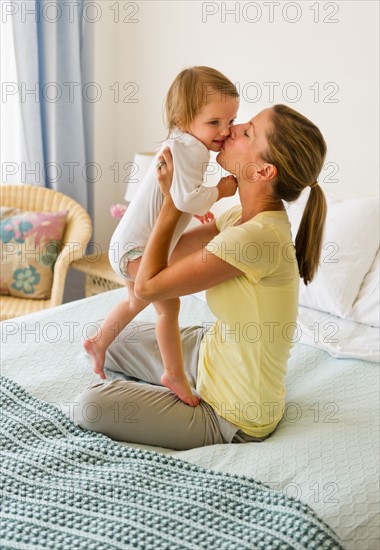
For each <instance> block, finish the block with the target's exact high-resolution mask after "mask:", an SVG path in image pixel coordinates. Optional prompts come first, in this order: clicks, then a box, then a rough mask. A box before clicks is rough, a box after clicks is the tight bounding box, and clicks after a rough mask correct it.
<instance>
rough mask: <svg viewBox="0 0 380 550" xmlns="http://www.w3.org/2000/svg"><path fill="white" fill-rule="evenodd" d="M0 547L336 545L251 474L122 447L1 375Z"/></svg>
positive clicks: (104, 549) (306, 513) (311, 516)
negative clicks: (84, 427)
mask: <svg viewBox="0 0 380 550" xmlns="http://www.w3.org/2000/svg"><path fill="white" fill-rule="evenodd" d="M1 435H2V457H1V469H2V476H1V478H2V479H1V483H2V499H1V520H2V528H1V543H0V547H1V548H2V549H7V548H19V549H23V548H24V549H28V550H29V549H37V548H38V549H40V548H47V549H52V550H61V549H65V550H66V549H68V550H71V549H75V550H78V549H83V550H91V549H94V550H108V549H113V548H120V549H128V548H131V549H134V550H138V549H141V550H149V549H154V550H156V549H167V550H175V549H181V550H182V549H187V548H189V549H194V550H199V549H207V550H213V549H215V550H222V549H225V550H234V549H239V550H240V549H244V548H249V549H255V548H260V549H263V550H269V549H272V550H274V549H281V550H287V549H291V548H295V549H300V550H301V549H305V550H306V549H307V550H311V549H316V550H317V549H318V550H320V549H326V550H327V549H331V550H332V549H334V550H335V549H341V548H342V546H341V545H340V543H339V541H338V539H337V537H336V535H335V534H334V533H333V531H332V530H331V529H330V528H329V527H328V526H327V525H326V524H325V523H324V522H323V521H322V520H320V519H319V518H318V517H317V515H316V514H315V513H314V512H313V511H312V510H311V509H310V508H309V507H308V506H307V505H305V504H302V503H301V502H299V501H297V500H295V499H294V498H289V497H287V496H284V495H283V494H281V493H280V492H277V491H274V490H272V489H270V488H268V487H266V486H265V485H263V484H262V483H259V482H257V481H254V480H253V479H251V478H248V477H244V476H237V475H230V474H223V473H219V472H213V471H210V470H206V469H204V468H200V467H198V466H194V465H191V464H189V463H187V462H183V461H182V460H179V459H177V458H172V457H168V456H165V455H163V454H160V453H154V452H149V451H142V450H137V449H132V448H128V447H121V446H120V445H118V444H117V443H115V442H113V441H112V440H110V439H109V438H108V437H106V436H103V435H101V434H97V433H94V432H89V431H85V430H82V429H81V428H78V427H77V426H76V425H75V424H73V423H72V422H71V421H70V420H69V419H68V418H67V417H66V416H65V415H64V414H63V413H62V412H61V411H59V410H58V408H56V407H55V406H54V405H52V404H49V403H44V402H42V401H40V400H38V399H35V398H34V397H32V396H31V395H29V394H28V393H27V392H26V391H25V390H24V389H23V388H22V387H20V386H19V385H18V384H16V383H14V382H13V381H11V380H9V379H7V378H4V377H1Z"/></svg>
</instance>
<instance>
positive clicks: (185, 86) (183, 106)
mask: <svg viewBox="0 0 380 550" xmlns="http://www.w3.org/2000/svg"><path fill="white" fill-rule="evenodd" d="M216 93H217V94H221V95H222V99H223V97H234V98H236V100H238V99H239V93H238V91H237V89H236V86H235V85H234V84H233V83H232V82H231V81H230V80H229V79H228V78H227V77H226V76H224V74H222V73H220V72H219V71H217V70H216V69H212V68H211V67H202V66H200V67H190V68H188V69H184V70H183V71H181V72H180V73H179V75H177V76H176V78H175V80H174V82H173V83H172V85H171V86H170V88H169V91H168V93H167V94H166V100H165V115H166V126H167V128H168V132H169V135H170V133H171V132H172V131H173V130H174V128H176V127H179V126H180V127H181V130H184V131H186V130H187V129H188V128H189V125H190V124H191V123H192V121H193V120H194V118H195V116H196V115H197V114H198V113H199V111H200V110H201V109H202V107H203V106H204V105H206V104H207V103H208V102H209V101H210V100H211V99H212V96H213V95H215V94H216Z"/></svg>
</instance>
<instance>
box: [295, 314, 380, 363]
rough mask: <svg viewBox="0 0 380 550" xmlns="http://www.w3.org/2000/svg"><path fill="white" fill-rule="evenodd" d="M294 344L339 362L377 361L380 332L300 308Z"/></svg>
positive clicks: (379, 357) (379, 359) (366, 325)
mask: <svg viewBox="0 0 380 550" xmlns="http://www.w3.org/2000/svg"><path fill="white" fill-rule="evenodd" d="M297 336H298V337H297V342H299V343H301V344H306V345H308V346H314V347H316V348H320V349H323V350H325V351H327V352H328V353H329V354H330V355H332V356H333V357H337V358H339V359H362V360H363V361H371V362H374V363H378V362H379V361H380V350H379V330H378V329H377V328H375V327H371V326H369V325H368V324H363V323H357V322H355V321H349V320H348V319H340V318H339V317H335V316H334V315H330V314H328V313H324V312H322V311H316V310H315V309H309V308H306V307H302V306H300V307H299V310H298V318H297Z"/></svg>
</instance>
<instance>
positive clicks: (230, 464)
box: [2, 289, 380, 550]
mask: <svg viewBox="0 0 380 550" xmlns="http://www.w3.org/2000/svg"><path fill="white" fill-rule="evenodd" d="M124 292H125V290H124V289H120V290H115V291H112V292H108V293H105V294H101V295H99V296H95V297H93V298H88V299H85V300H81V301H78V302H73V303H70V304H65V305H63V306H60V307H59V308H53V309H50V310H48V311H45V312H43V313H36V314H32V315H29V316H25V317H20V318H18V319H14V320H12V321H7V322H4V323H2V374H3V375H5V376H8V377H10V378H12V379H13V380H15V381H16V382H18V383H19V384H21V385H22V386H24V387H25V388H26V389H27V390H28V391H29V392H30V393H31V394H32V395H34V396H35V397H38V398H40V399H43V400H46V401H49V402H54V403H57V405H59V406H60V407H61V408H62V409H63V410H65V412H66V413H67V414H70V403H73V402H74V401H75V396H76V395H77V394H78V393H79V391H81V390H82V389H83V388H85V387H86V386H87V385H88V384H90V383H91V382H95V381H96V382H98V379H97V377H94V376H93V374H92V371H91V367H90V363H89V360H88V358H87V356H86V354H85V353H84V351H83V350H82V345H81V341H82V336H83V335H86V333H87V331H90V330H91V328H92V327H93V323H94V322H100V321H101V319H102V318H103V317H104V315H105V314H106V312H107V311H108V310H109V308H111V307H112V305H113V304H115V303H116V302H117V301H119V300H120V299H121V296H122V295H123V293H124ZM181 302H182V306H181V316H180V323H181V325H182V326H184V325H191V324H198V325H200V324H202V322H205V321H210V320H212V315H211V313H210V312H209V311H208V309H207V305H206V304H205V303H204V302H203V301H201V300H199V299H197V298H194V297H186V298H182V300H181ZM139 318H140V319H142V320H154V318H155V314H154V311H153V310H152V309H148V310H146V311H145V312H143V313H142V314H141V315H140V316H139ZM378 369H379V366H378V364H376V363H373V362H366V361H361V360H357V359H335V358H333V357H332V356H331V355H329V354H328V353H326V352H325V351H323V350H321V349H317V348H315V347H312V346H307V345H303V344H296V345H295V347H294V348H293V350H292V355H291V359H290V362H289V368H288V375H287V380H286V387H287V403H288V409H287V415H286V418H285V419H284V420H283V421H282V422H281V423H280V425H279V427H278V429H277V430H276V432H275V434H274V435H273V436H272V437H270V438H269V439H268V440H267V441H264V442H262V443H250V444H240V445H237V444H231V445H215V446H210V447H204V448H200V449H193V450H191V451H171V450H168V449H158V448H156V447H143V446H139V445H131V446H134V447H139V448H146V449H149V450H156V451H160V452H165V453H168V454H171V455H173V456H177V457H178V458H181V459H182V460H186V461H189V462H192V463H194V464H198V465H200V466H203V467H205V468H210V469H214V470H218V471H223V472H230V473H234V474H243V475H246V476H252V477H254V478H255V479H257V480H260V481H262V482H264V483H267V484H269V485H271V486H272V487H273V488H276V489H279V490H283V491H285V492H286V494H288V495H290V496H295V497H298V498H300V500H302V501H303V502H305V503H307V504H309V505H310V506H311V507H312V508H313V509H314V510H315V511H316V512H317V514H319V516H320V517H322V518H323V519H324V520H325V521H326V523H328V524H329V525H330V526H331V527H332V528H333V529H334V530H335V531H336V533H337V534H338V536H339V537H340V538H341V540H342V541H343V544H344V545H345V548H347V550H360V549H370V550H378V549H379V548H380V544H379V504H378V487H379V460H378V449H379V425H378V424H379V414H378V413H379V387H378V386H379V370H378ZM108 374H109V373H108ZM108 374H107V376H108ZM117 376H120V375H118V374H115V373H111V374H110V375H109V378H114V377H117Z"/></svg>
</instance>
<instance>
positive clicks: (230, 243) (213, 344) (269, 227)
mask: <svg viewBox="0 0 380 550" xmlns="http://www.w3.org/2000/svg"><path fill="white" fill-rule="evenodd" d="M240 216H241V207H240V206H237V207H234V208H231V209H230V210H228V211H227V212H225V213H224V214H222V215H221V216H220V217H219V218H218V219H217V220H216V225H217V228H218V230H219V231H220V233H219V234H218V235H217V236H216V237H215V238H214V239H213V240H212V241H210V242H209V243H208V245H207V246H206V247H205V261H207V255H208V254H215V255H216V256H218V257H219V258H221V259H223V260H224V261H226V262H228V263H230V264H231V265H233V266H235V267H237V268H238V269H240V270H241V271H242V272H243V273H244V274H243V275H240V276H238V277H234V278H232V279H229V280H228V281H225V282H224V283H221V284H219V285H216V286H214V287H212V288H210V289H209V290H207V292H206V299H207V304H208V306H209V308H210V309H211V311H212V312H213V314H214V315H215V317H216V318H217V321H216V322H215V324H213V326H211V327H209V330H208V333H207V334H206V336H205V337H204V338H203V341H202V343H201V347H200V354H199V363H198V378H197V390H198V392H199V395H200V396H201V397H202V399H204V400H205V401H206V402H208V403H209V404H210V405H211V406H212V407H213V408H214V409H215V410H216V412H217V413H218V414H219V415H220V416H222V417H223V418H225V419H227V420H228V421H230V422H232V424H235V425H236V426H238V428H240V429H241V430H243V432H245V433H246V434H248V435H251V436H253V437H264V436H266V435H269V434H270V433H271V432H272V431H273V430H274V429H275V427H276V426H277V424H278V422H279V421H280V420H281V417H282V415H283V409H284V402H285V386H284V378H285V374H286V368H287V361H288V358H289V355H290V349H291V347H292V345H293V343H294V341H295V339H296V338H297V331H296V319H297V309H298V308H297V306H298V287H299V271H298V265H297V260H296V255H295V248H294V246H293V243H292V236H291V231H290V223H289V220H288V216H287V214H286V212H285V211H268V212H261V213H260V214H258V215H256V216H255V217H254V218H252V219H251V220H249V221H247V222H245V223H244V224H242V225H238V226H234V224H236V223H237V222H238V221H239V219H240Z"/></svg>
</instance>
